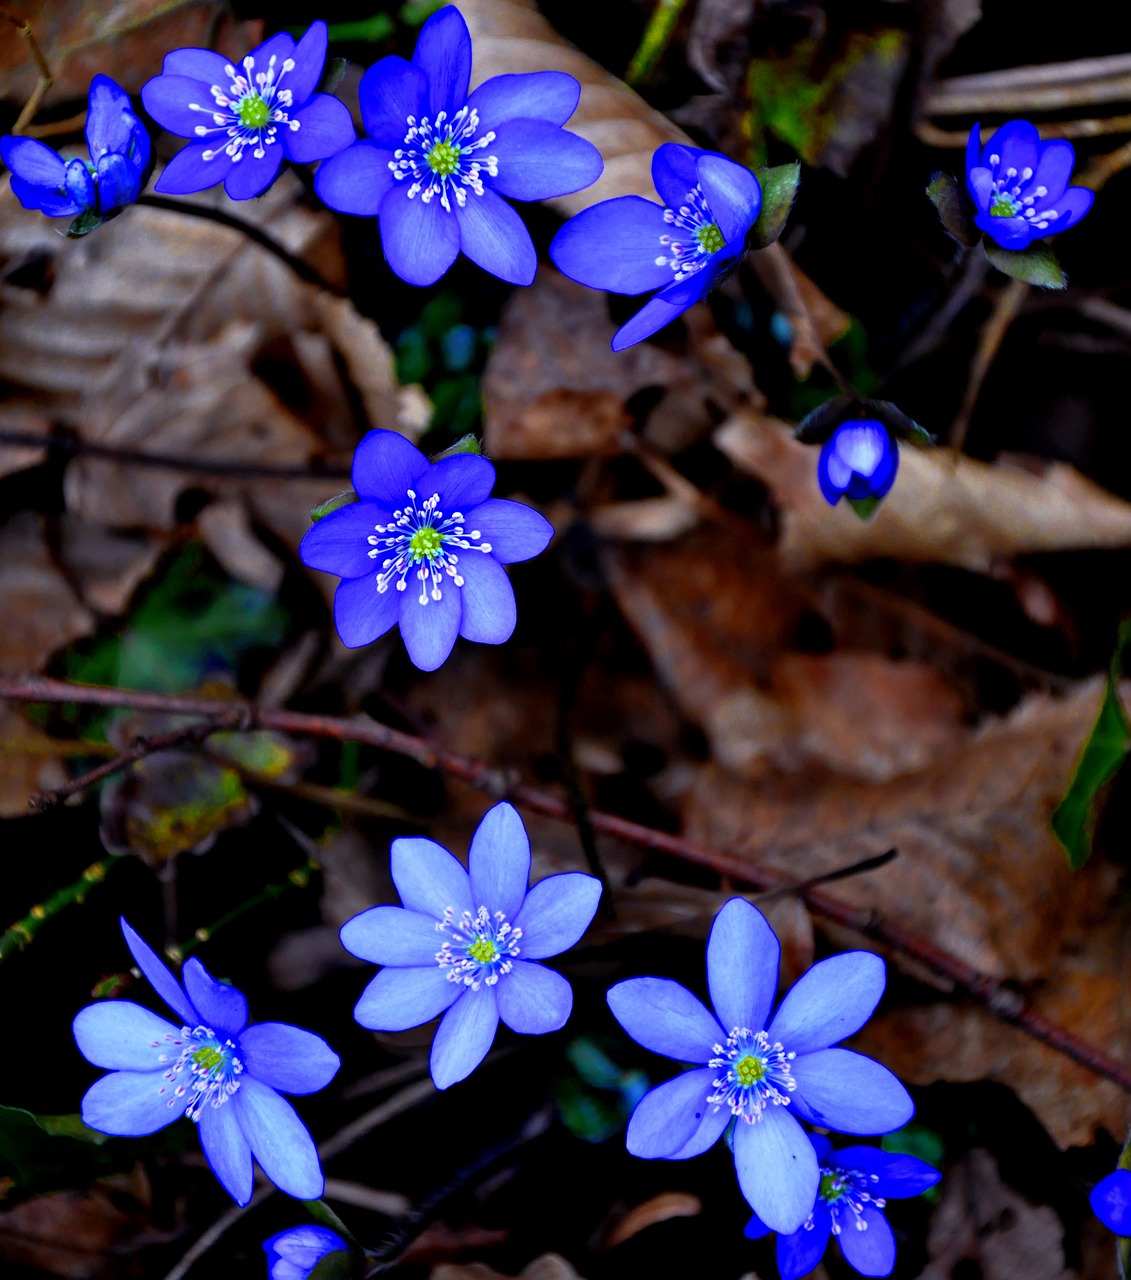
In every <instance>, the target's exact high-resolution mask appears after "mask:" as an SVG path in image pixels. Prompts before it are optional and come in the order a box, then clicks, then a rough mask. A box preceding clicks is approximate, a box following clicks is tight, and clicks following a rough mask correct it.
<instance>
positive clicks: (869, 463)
mask: <svg viewBox="0 0 1131 1280" xmlns="http://www.w3.org/2000/svg"><path fill="white" fill-rule="evenodd" d="M898 470H899V446H898V445H897V444H896V442H895V440H894V439H893V438H892V435H891V432H890V431H888V429H887V427H885V426H884V424H883V423H882V422H877V421H876V419H875V418H850V419H849V420H848V421H847V422H842V423H841V424H840V426H839V427H837V428H836V430H835V431H834V432H833V433H832V435H831V436H829V438H828V439H827V440H826V441H825V443H824V444H823V445H822V446H821V456H820V457H819V458H818V459H817V483H818V484H819V485H820V486H821V492H822V493H823V494H824V495H825V500H826V501H827V502H829V503H831V504H832V505H833V506H834V507H835V506H836V504H837V503H838V502H839V501H840V500H841V498H847V499H848V501H849V502H852V503H857V502H860V503H866V502H869V500H871V501H872V502H876V501H879V499H880V498H882V497H884V495H885V494H886V493H887V492H888V491H889V490H890V489H891V487H892V485H893V484H894V483H895V473H896V471H898Z"/></svg>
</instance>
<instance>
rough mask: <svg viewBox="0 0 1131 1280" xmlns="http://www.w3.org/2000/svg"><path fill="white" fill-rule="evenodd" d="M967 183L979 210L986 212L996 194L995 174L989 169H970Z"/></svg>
mask: <svg viewBox="0 0 1131 1280" xmlns="http://www.w3.org/2000/svg"><path fill="white" fill-rule="evenodd" d="M966 184H967V186H968V187H969V189H970V194H971V195H972V196H973V197H974V203H975V204H976V205H977V206H978V212H979V213H986V212H987V211H988V209H989V207H990V201H991V200H992V199H993V196H994V175H993V174H992V173H991V172H990V170H989V169H984V168H981V167H978V168H974V169H970V170H969V171H968V172H967V174H966Z"/></svg>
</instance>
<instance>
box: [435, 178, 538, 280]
mask: <svg viewBox="0 0 1131 1280" xmlns="http://www.w3.org/2000/svg"><path fill="white" fill-rule="evenodd" d="M433 203H435V202H433ZM454 212H455V217H456V222H457V223H458V224H459V247H460V248H461V249H462V250H463V251H464V253H466V254H467V256H468V257H469V258H470V259H471V261H472V262H474V263H475V264H476V266H479V267H482V268H483V270H484V271H489V272H490V273H491V274H492V275H493V276H498V277H499V279H500V280H506V281H507V282H508V283H509V284H523V285H525V284H532V283H533V281H534V275H535V273H536V272H537V270H538V255H537V254H536V253H535V252H534V242H533V241H532V240H531V239H530V232H529V231H527V229H526V224H525V223H524V222H523V221H522V219H521V218H520V217H519V216H518V214H517V213H515V211H514V210H513V209H512V208H511V206H510V205H509V204H507V202H506V201H505V200H504V199H503V198H502V196H498V195H496V194H495V192H494V191H492V190H491V188H490V187H484V188H483V194H482V195H481V196H477V195H469V196H468V197H467V200H466V202H465V203H464V204H463V206H462V207H461V206H460V205H458V204H457V205H456V206H455V209H454Z"/></svg>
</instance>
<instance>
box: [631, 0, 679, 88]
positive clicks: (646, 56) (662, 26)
mask: <svg viewBox="0 0 1131 1280" xmlns="http://www.w3.org/2000/svg"><path fill="white" fill-rule="evenodd" d="M686 3H687V0H656V7H655V9H653V10H652V16H651V17H650V18H649V19H648V25H647V27H645V28H644V35H643V36H642V37H641V40H640V45H639V47H638V48H637V50H636V52H635V53H634V54H633V55H632V61H631V62H630V63H629V64H628V70H627V71H626V72H625V73H624V82H625V84H630V85H631V86H632V87H633V88H634V89H637V88H639V87H640V85H642V84H643V83H644V82H645V81H646V80H647V79H648V77H649V76H650V75H651V74H652V72H653V71H655V69H656V64H657V63H658V62H659V61H660V59H661V58H662V57H663V56H664V50H665V49H666V48H667V47H668V43H669V41H670V40H671V38H672V32H673V31H674V30H675V24H676V23H677V22H678V21H679V15H680V14H681V13H682V12H683V6H684V5H685V4H686Z"/></svg>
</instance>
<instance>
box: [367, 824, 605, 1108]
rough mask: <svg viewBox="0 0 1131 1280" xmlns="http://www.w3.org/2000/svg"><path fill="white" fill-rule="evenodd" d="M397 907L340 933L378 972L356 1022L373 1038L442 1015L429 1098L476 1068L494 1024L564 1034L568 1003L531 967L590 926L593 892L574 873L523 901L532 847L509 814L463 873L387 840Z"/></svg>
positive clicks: (560, 984)
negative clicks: (374, 1033) (375, 1033)
mask: <svg viewBox="0 0 1131 1280" xmlns="http://www.w3.org/2000/svg"><path fill="white" fill-rule="evenodd" d="M392 874H393V883H394V884H395V885H396V886H397V892H398V893H399V894H400V895H401V902H402V903H404V905H403V906H402V907H393V906H388V907H373V908H372V909H371V910H369V911H363V912H362V913H361V914H360V915H358V916H354V918H353V919H352V920H349V921H347V922H346V924H345V925H344V926H343V927H342V945H343V946H344V947H345V948H346V950H347V951H349V952H352V953H353V954H354V955H355V956H359V957H360V958H361V959H362V960H368V961H370V962H372V963H373V964H380V965H384V966H385V968H383V969H382V970H381V972H380V973H378V974H377V976H376V977H375V978H374V979H373V980H372V982H370V984H369V985H368V986H367V987H366V989H365V991H364V993H363V994H362V997H361V999H360V1000H359V1001H358V1004H357V1008H356V1009H355V1010H354V1016H355V1017H356V1018H357V1020H358V1022H360V1023H361V1025H362V1026H363V1027H368V1028H369V1029H370V1030H372V1031H406V1030H408V1028H409V1027H416V1026H419V1025H420V1024H421V1023H424V1022H430V1021H431V1020H432V1019H433V1018H436V1017H439V1016H440V1014H443V1015H444V1016H443V1019H442V1020H441V1022H440V1026H439V1028H438V1029H437V1031H436V1038H435V1039H434V1040H433V1042H432V1057H431V1063H430V1065H431V1069H432V1079H433V1081H434V1082H435V1085H436V1087H437V1088H438V1089H446V1088H448V1086H449V1085H453V1084H455V1083H456V1082H457V1081H459V1080H463V1079H464V1078H465V1077H467V1076H468V1075H470V1074H471V1072H472V1071H474V1070H475V1068H476V1067H477V1066H478V1065H479V1064H480V1062H482V1061H483V1058H484V1057H485V1056H486V1053H487V1050H488V1049H490V1047H491V1042H492V1041H493V1040H494V1038H495V1031H496V1029H497V1027H498V1025H499V1019H500V1018H501V1019H502V1020H503V1022H505V1023H506V1025H507V1026H508V1027H510V1029H511V1030H512V1031H517V1032H520V1033H521V1034H523V1035H543V1034H545V1033H546V1032H548V1031H557V1030H558V1028H559V1027H562V1026H564V1025H565V1023H566V1020H567V1019H568V1017H569V1015H570V1010H571V1009H572V1008H573V992H572V990H571V989H570V985H569V983H568V982H567V981H566V980H565V978H563V977H562V976H561V974H559V973H555V972H554V971H553V970H552V969H547V968H546V967H545V966H544V965H541V964H538V963H537V962H538V961H539V960H545V959H547V958H548V957H549V956H556V955H557V954H558V953H559V952H561V951H566V950H568V949H569V948H570V947H572V946H573V945H574V943H575V942H577V940H578V939H579V938H580V937H581V935H582V934H583V933H584V932H585V930H586V929H587V928H588V927H589V923H590V921H591V920H592V919H593V915H594V913H595V912H596V910H597V903H598V902H599V900H600V897H601V885H600V882H599V881H598V880H597V879H596V878H595V877H593V876H587V875H583V874H582V873H580V872H569V873H567V874H565V875H556V876H547V877H546V879H544V880H540V881H539V882H538V883H537V884H536V885H534V886H533V888H531V889H530V890H529V891H528V890H527V885H528V883H529V879H530V840H529V838H528V837H527V834H526V828H525V827H524V826H523V824H522V819H521V818H520V817H519V815H518V813H517V812H516V811H515V810H514V809H513V808H512V807H511V806H510V805H509V804H505V803H504V804H497V805H495V807H494V808H493V809H489V810H488V811H487V813H486V814H485V815H484V817H483V821H482V822H480V824H479V826H478V828H477V829H476V832H475V835H474V837H473V838H472V841H471V850H470V853H469V855H468V869H467V870H466V871H465V870H464V869H463V866H462V865H461V864H460V863H459V862H458V861H457V859H456V858H454V857H453V856H452V855H451V854H450V853H449V852H448V851H447V850H446V849H444V848H442V847H441V846H440V845H438V844H436V843H434V842H433V841H431V840H424V839H418V838H408V839H401V840H394V841H393V848H392Z"/></svg>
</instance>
